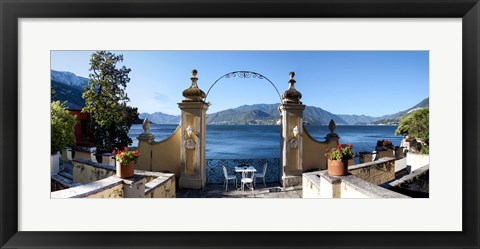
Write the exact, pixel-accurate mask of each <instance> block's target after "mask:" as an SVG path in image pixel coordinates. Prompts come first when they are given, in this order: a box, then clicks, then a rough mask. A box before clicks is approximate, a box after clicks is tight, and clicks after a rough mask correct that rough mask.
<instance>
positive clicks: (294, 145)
mask: <svg viewBox="0 0 480 249" xmlns="http://www.w3.org/2000/svg"><path fill="white" fill-rule="evenodd" d="M288 144H289V146H290V148H291V149H296V148H297V147H298V140H297V139H296V138H292V139H290V141H288Z"/></svg>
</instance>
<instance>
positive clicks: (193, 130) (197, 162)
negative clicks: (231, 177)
mask: <svg viewBox="0 0 480 249" xmlns="http://www.w3.org/2000/svg"><path fill="white" fill-rule="evenodd" d="M196 76H197V70H193V71H192V77H191V78H190V79H191V80H192V84H191V86H190V87H189V88H187V89H185V90H184V91H183V96H184V97H185V99H184V100H182V102H181V103H178V106H179V108H180V109H181V111H182V114H181V120H180V127H181V131H182V142H181V145H180V146H181V148H180V179H179V187H180V188H189V189H202V188H204V187H205V184H206V183H207V176H206V172H205V147H206V144H205V138H206V127H207V125H206V112H207V109H208V104H207V103H205V101H204V100H205V93H204V92H203V91H202V90H201V89H200V88H199V87H198V85H197V81H198V78H197V77H196Z"/></svg>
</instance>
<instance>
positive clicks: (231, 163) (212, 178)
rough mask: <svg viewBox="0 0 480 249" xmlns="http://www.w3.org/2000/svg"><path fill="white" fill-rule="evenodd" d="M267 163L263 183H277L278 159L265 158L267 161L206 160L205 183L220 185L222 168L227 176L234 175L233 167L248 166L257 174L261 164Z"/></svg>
mask: <svg viewBox="0 0 480 249" xmlns="http://www.w3.org/2000/svg"><path fill="white" fill-rule="evenodd" d="M265 163H267V164H268V167H267V173H266V176H265V182H278V179H279V174H280V172H279V165H280V158H267V159H207V160H206V164H205V167H206V171H207V172H206V173H207V183H209V184H222V183H223V180H224V177H223V171H222V166H225V167H226V168H227V172H228V174H229V175H235V166H239V165H250V166H253V167H255V169H256V170H257V172H259V173H260V172H262V170H263V164H265Z"/></svg>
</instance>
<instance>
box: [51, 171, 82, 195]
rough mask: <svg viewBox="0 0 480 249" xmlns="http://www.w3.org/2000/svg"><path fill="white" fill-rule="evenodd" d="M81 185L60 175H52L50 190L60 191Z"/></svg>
mask: <svg viewBox="0 0 480 249" xmlns="http://www.w3.org/2000/svg"><path fill="white" fill-rule="evenodd" d="M77 186H80V183H78V182H74V181H71V180H69V179H67V178H65V177H61V176H59V175H56V174H55V175H52V176H51V178H50V191H52V192H53V191H58V190H63V189H68V188H72V187H77Z"/></svg>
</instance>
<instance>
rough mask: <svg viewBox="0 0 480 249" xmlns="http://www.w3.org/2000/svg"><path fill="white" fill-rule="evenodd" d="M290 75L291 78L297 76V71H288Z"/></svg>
mask: <svg viewBox="0 0 480 249" xmlns="http://www.w3.org/2000/svg"><path fill="white" fill-rule="evenodd" d="M288 75H290V79H291V80H293V77H295V72H293V71H292V72H290V73H288Z"/></svg>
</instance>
